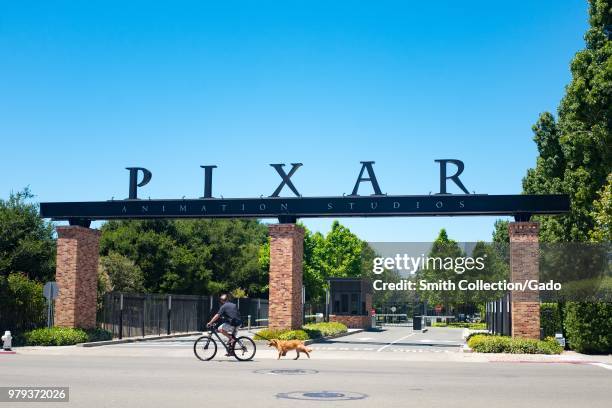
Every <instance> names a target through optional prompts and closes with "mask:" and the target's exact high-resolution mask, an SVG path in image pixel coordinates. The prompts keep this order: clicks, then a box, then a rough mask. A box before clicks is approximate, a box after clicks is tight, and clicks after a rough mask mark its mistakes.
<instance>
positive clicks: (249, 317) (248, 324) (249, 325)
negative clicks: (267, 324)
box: [247, 315, 251, 331]
mask: <svg viewBox="0 0 612 408" xmlns="http://www.w3.org/2000/svg"><path fill="white" fill-rule="evenodd" d="M247 327H248V328H249V331H251V315H248V316H247Z"/></svg>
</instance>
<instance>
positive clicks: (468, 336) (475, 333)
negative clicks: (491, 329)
mask: <svg viewBox="0 0 612 408" xmlns="http://www.w3.org/2000/svg"><path fill="white" fill-rule="evenodd" d="M474 336H494V334H491V333H483V332H474V333H470V334H468V335H467V337H466V338H465V341H466V342H467V341H470V339H471V338H472V337H474Z"/></svg>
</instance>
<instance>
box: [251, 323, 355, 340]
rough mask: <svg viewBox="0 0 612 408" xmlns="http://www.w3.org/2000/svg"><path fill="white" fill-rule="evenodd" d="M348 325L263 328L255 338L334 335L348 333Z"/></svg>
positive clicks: (321, 324) (300, 337) (314, 337)
mask: <svg viewBox="0 0 612 408" xmlns="http://www.w3.org/2000/svg"><path fill="white" fill-rule="evenodd" d="M347 330H348V329H347V327H346V326H345V325H344V324H342V323H336V322H329V323H311V324H306V325H304V326H303V327H302V329H301V330H275V329H263V330H260V331H258V332H257V333H256V334H255V336H254V339H255V340H272V339H279V340H309V339H316V338H319V337H325V336H333V335H336V334H340V333H346V332H347Z"/></svg>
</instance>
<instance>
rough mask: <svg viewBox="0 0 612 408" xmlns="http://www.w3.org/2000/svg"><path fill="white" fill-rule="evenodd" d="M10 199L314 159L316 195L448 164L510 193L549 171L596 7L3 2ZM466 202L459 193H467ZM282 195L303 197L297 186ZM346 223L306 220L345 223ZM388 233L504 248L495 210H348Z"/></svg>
mask: <svg viewBox="0 0 612 408" xmlns="http://www.w3.org/2000/svg"><path fill="white" fill-rule="evenodd" d="M0 10H1V11H0V140H1V145H0V146H1V149H2V150H1V152H2V154H1V156H0V197H3V198H4V197H7V196H8V194H9V192H10V191H11V190H20V189H21V188H23V187H24V186H30V188H31V190H32V191H33V193H34V194H36V196H37V197H36V200H37V201H69V200H70V201H81V200H82V201H84V200H106V199H110V198H111V197H115V198H125V197H127V193H128V191H127V190H128V185H127V183H128V172H127V171H126V170H124V167H126V166H144V167H146V168H148V169H150V170H151V171H152V172H153V179H152V180H151V182H150V183H149V185H148V186H146V187H144V188H143V189H142V190H141V192H140V194H141V196H143V197H149V196H150V197H152V198H181V197H183V196H186V197H190V198H196V197H199V196H201V195H202V190H203V186H202V184H203V174H202V170H201V169H200V168H199V166H200V165H202V164H216V165H218V166H219V168H218V169H216V171H215V179H214V186H213V188H214V194H215V195H223V196H224V197H259V196H260V195H262V194H263V195H270V194H271V193H272V191H274V189H275V188H276V186H277V185H278V182H279V180H280V179H279V177H278V175H277V174H276V172H275V171H274V169H272V168H271V167H269V166H268V164H269V163H287V164H289V163H291V162H302V163H304V166H303V167H302V168H300V169H299V170H298V172H297V173H296V174H295V176H294V177H293V178H292V180H293V181H294V183H295V184H296V186H297V187H298V189H299V190H300V192H301V193H302V194H303V195H304V196H319V195H341V194H342V193H350V191H351V189H352V187H353V185H354V183H355V180H356V178H357V175H358V172H359V169H360V165H359V161H361V160H374V161H376V164H375V170H376V174H377V176H378V180H379V182H380V185H381V188H382V190H383V192H387V193H389V194H429V192H430V191H433V192H436V191H437V190H436V189H437V187H438V181H437V177H438V166H437V164H436V163H434V160H435V159H438V158H459V159H462V160H463V161H464V162H465V163H466V170H465V172H464V175H463V176H462V179H463V181H464V183H465V184H466V186H467V188H468V189H469V190H470V191H476V192H477V193H488V194H511V193H519V192H520V191H521V179H522V177H523V176H524V174H525V171H526V170H527V168H529V167H532V166H533V165H534V164H535V157H536V153H537V151H536V147H535V144H534V143H533V141H532V133H531V125H532V124H533V123H534V122H535V121H536V119H537V117H538V114H539V113H540V112H542V111H545V110H549V111H553V112H554V111H555V110H556V107H557V105H558V102H559V100H560V98H561V97H562V95H563V90H564V86H565V85H566V84H567V83H568V82H569V79H570V73H569V62H570V60H571V58H572V56H573V55H574V53H575V52H576V51H578V50H579V49H581V48H583V44H584V43H583V39H582V36H583V33H584V31H585V30H586V28H587V4H586V1H585V0H562V1H559V0H555V1H551V0H546V1H533V2H531V1H521V2H493V1H463V2H460V1H456V0H453V1H435V2H428V1H420V2H412V1H275V2H272V1H264V0H262V1H246V2H239V1H223V2H204V1H193V2H181V1H166V2H155V1H150V0H149V1H116V2H113V1H87V2H79V1H67V2H63V1H49V2H40V1H34V2H31V1H18V2H15V1H7V0H0ZM455 192H458V191H455ZM284 194H286V195H287V194H291V193H290V191H289V190H285V191H284ZM331 221H332V220H328V219H319V220H310V221H306V225H307V226H308V227H309V228H312V229H315V230H321V231H323V232H325V231H327V230H328V229H329V226H330V224H331ZM341 222H343V223H344V224H346V225H348V226H349V227H350V228H351V229H352V230H353V231H354V232H356V233H357V234H358V235H360V236H361V237H362V238H364V239H367V240H370V241H429V240H432V239H434V238H435V236H436V235H437V233H438V231H439V229H440V228H442V227H445V228H447V230H448V232H449V235H450V236H451V238H455V239H457V240H461V241H474V240H480V239H483V240H488V239H490V236H491V231H492V226H493V222H494V218H490V217H478V218H475V217H468V218H387V219H377V218H368V219H342V220H341Z"/></svg>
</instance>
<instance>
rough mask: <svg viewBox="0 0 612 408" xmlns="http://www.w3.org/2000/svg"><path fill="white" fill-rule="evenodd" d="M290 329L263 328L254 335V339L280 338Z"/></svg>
mask: <svg viewBox="0 0 612 408" xmlns="http://www.w3.org/2000/svg"><path fill="white" fill-rule="evenodd" d="M288 331H289V330H278V329H262V330H260V331H258V332H257V333H256V334H255V336H253V339H254V340H272V339H279V338H280V336H281V335H282V334H284V333H286V332H288Z"/></svg>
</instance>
